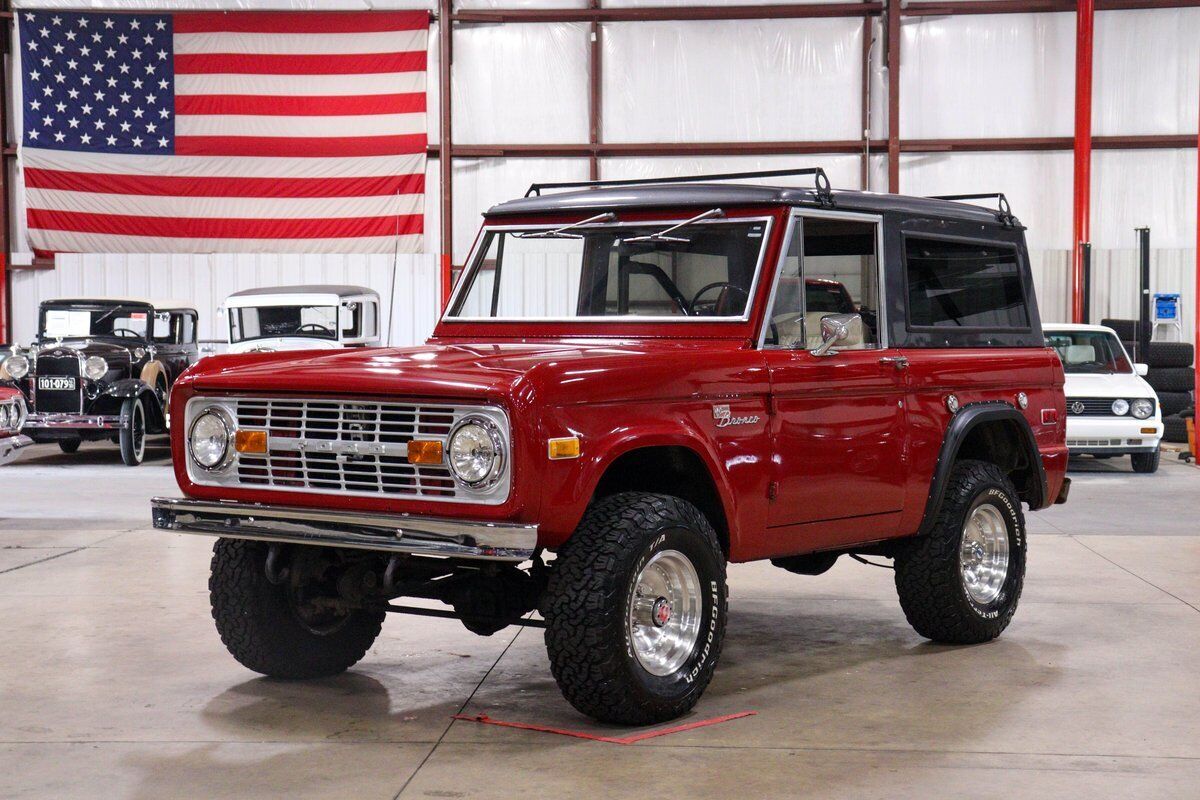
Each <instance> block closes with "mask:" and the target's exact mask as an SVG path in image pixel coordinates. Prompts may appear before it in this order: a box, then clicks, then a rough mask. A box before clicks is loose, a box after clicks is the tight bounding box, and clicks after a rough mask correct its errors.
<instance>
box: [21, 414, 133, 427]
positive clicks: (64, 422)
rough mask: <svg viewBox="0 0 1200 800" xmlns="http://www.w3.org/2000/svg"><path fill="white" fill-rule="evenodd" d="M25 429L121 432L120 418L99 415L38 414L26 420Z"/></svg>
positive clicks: (31, 415)
mask: <svg viewBox="0 0 1200 800" xmlns="http://www.w3.org/2000/svg"><path fill="white" fill-rule="evenodd" d="M23 427H24V428H30V429H41V430H54V431H62V430H89V431H107V430H120V429H121V418H120V417H119V416H101V415H99V414H63V413H55V414H38V413H33V414H30V415H29V416H28V417H26V418H25V425H24V426H23Z"/></svg>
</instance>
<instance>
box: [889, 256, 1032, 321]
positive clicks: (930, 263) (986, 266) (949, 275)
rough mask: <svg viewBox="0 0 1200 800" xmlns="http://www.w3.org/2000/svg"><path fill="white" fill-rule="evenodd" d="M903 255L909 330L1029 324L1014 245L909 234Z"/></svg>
mask: <svg viewBox="0 0 1200 800" xmlns="http://www.w3.org/2000/svg"><path fill="white" fill-rule="evenodd" d="M904 258H905V264H906V269H907V279H908V326H909V327H910V328H989V329H993V330H1023V329H1027V328H1028V327H1029V309H1028V308H1027V307H1026V304H1025V291H1024V287H1022V285H1021V271H1020V266H1019V264H1018V262H1017V249H1016V248H1015V247H1008V246H1005V245H997V244H992V243H984V242H979V243H974V242H952V241H946V240H942V239H925V238H921V237H919V236H910V237H906V238H905V240H904Z"/></svg>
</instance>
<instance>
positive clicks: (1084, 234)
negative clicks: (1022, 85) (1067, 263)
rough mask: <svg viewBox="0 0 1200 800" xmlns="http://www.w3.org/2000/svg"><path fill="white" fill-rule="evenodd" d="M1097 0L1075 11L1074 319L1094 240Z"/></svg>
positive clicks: (1078, 317)
mask: <svg viewBox="0 0 1200 800" xmlns="http://www.w3.org/2000/svg"><path fill="white" fill-rule="evenodd" d="M1095 21H1096V9H1095V6H1094V0H1079V8H1078V9H1077V11H1076V12H1075V180H1074V203H1073V204H1072V209H1073V219H1072V234H1071V319H1072V321H1074V322H1075V323H1076V324H1078V323H1081V322H1084V321H1085V320H1084V318H1083V306H1084V302H1083V299H1084V298H1083V291H1084V278H1083V252H1082V249H1083V244H1084V243H1085V242H1089V241H1091V235H1092V233H1091V213H1092V33H1093V26H1094V24H1095Z"/></svg>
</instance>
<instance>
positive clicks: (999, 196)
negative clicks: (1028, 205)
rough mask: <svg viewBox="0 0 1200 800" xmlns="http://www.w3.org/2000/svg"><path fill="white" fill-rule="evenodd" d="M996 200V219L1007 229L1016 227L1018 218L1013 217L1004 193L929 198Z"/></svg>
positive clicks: (933, 197)
mask: <svg viewBox="0 0 1200 800" xmlns="http://www.w3.org/2000/svg"><path fill="white" fill-rule="evenodd" d="M991 198H995V199H996V205H997V207H998V209H999V210H998V211H997V212H996V218H997V219H998V220H1000V223H1001V224H1002V225H1004V227H1006V228H1012V227H1015V226H1016V224H1017V218H1016V217H1014V216H1013V213H1012V209H1011V208H1010V207H1009V205H1008V198H1007V197H1005V196H1004V192H982V193H980V194H933V195H930V196H929V199H930V200H988V199H991Z"/></svg>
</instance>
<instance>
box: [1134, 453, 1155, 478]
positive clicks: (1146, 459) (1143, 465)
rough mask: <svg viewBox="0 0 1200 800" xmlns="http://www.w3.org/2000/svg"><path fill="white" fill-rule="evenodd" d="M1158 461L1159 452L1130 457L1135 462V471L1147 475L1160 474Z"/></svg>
mask: <svg viewBox="0 0 1200 800" xmlns="http://www.w3.org/2000/svg"><path fill="white" fill-rule="evenodd" d="M1158 459H1159V451H1158V450H1155V451H1154V452H1153V453H1134V454H1133V455H1131V456H1130V457H1129V460H1130V461H1132V462H1133V471H1134V472H1145V473H1152V472H1158Z"/></svg>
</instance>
